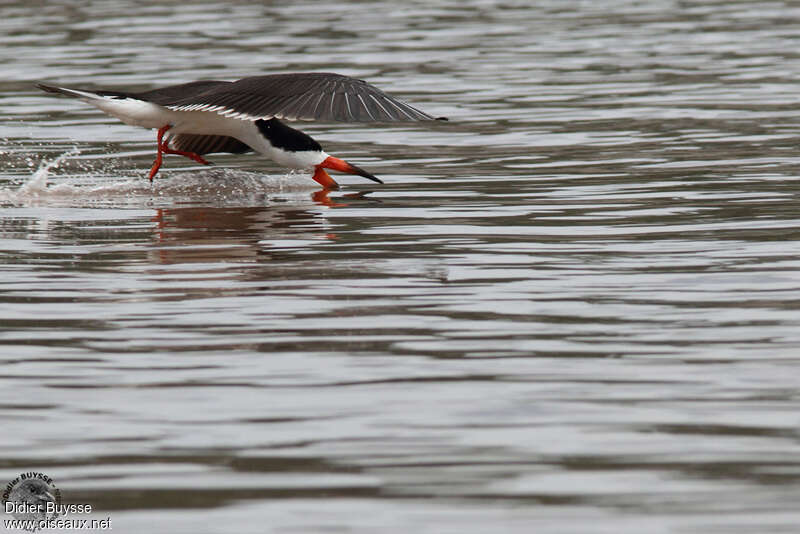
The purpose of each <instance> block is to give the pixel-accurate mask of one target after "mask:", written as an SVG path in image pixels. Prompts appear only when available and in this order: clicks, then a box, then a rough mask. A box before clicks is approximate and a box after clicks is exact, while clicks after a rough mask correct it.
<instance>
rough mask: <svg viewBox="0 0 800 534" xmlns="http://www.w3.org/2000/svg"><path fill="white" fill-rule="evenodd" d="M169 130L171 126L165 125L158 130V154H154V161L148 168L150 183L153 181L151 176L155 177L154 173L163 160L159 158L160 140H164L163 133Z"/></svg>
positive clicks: (161, 143)
mask: <svg viewBox="0 0 800 534" xmlns="http://www.w3.org/2000/svg"><path fill="white" fill-rule="evenodd" d="M170 128H172V125H170V124H167V125H166V126H162V127H161V128H159V129H158V152H157V153H156V160H155V161H154V162H153V166H152V167H150V181H151V182H152V181H153V176H155V175H156V173H157V172H158V169H160V168H161V161H162V159H163V158H162V156H161V153H162V152H163V146H162V145H163V141H162V139H164V133H165V132H166V131H167V130H169V129H170Z"/></svg>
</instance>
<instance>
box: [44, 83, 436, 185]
mask: <svg viewBox="0 0 800 534" xmlns="http://www.w3.org/2000/svg"><path fill="white" fill-rule="evenodd" d="M37 87H39V88H40V89H42V90H44V91H47V92H49V93H60V94H62V95H67V96H70V97H73V98H78V99H80V100H83V101H84V102H86V103H88V104H91V105H93V106H95V107H96V108H98V109H100V110H101V111H104V112H105V113H107V114H109V115H111V116H113V117H116V118H118V119H119V120H121V121H122V122H124V123H125V124H130V125H131V126H141V127H144V128H152V129H156V130H157V143H158V144H157V152H156V159H155V162H153V166H152V167H151V168H150V175H149V178H150V181H151V182H152V181H153V177H154V176H155V175H156V173H158V170H159V169H160V168H161V163H162V160H163V155H164V154H179V155H181V156H185V157H187V158H191V159H193V160H194V161H197V162H198V163H202V164H205V165H210V163H209V162H208V161H207V160H206V159H205V158H203V156H204V155H206V154H211V153H215V152H230V153H233V154H242V153H244V152H249V151H251V150H252V151H255V152H257V153H259V154H261V155H263V156H266V157H268V158H270V159H271V160H273V161H275V162H276V163H278V164H280V165H283V166H285V167H289V168H291V169H302V170H309V171H311V172H313V175H312V178H313V179H314V180H315V181H316V182H317V183H319V184H320V185H321V186H322V187H323V188H325V189H338V187H339V184H337V183H336V181H335V180H334V179H333V178H331V177H330V175H329V174H328V173H327V172H326V171H325V169H330V170H334V171H339V172H345V173H348V174H356V175H358V176H363V177H364V178H368V179H369V180H372V181H374V182H378V183H383V182H382V181H381V180H379V179H378V178H376V177H375V176H374V175H372V174H370V173H368V172H367V171H365V170H364V169H361V168H360V167H356V166H355V165H352V164H350V163H348V162H346V161H344V160H341V159H339V158H335V157H333V156H331V155H329V154H327V153H326V152H325V151H324V150H322V147H321V146H320V144H319V143H318V142H317V141H315V140H314V139H313V138H312V137H311V136H310V135H308V134H306V133H303V132H301V131H300V130H297V129H295V128H292V127H290V126H288V125H287V124H285V123H284V121H297V120H317V121H339V122H401V121H429V120H447V119H446V118H444V117H434V116H433V115H429V114H427V113H425V112H424V111H420V110H419V109H417V108H415V107H412V106H410V105H408V104H406V103H405V102H401V101H400V100H397V99H396V98H393V97H391V96H389V95H387V94H386V93H384V92H383V91H381V90H380V89H378V88H377V87H375V86H374V85H370V84H368V83H367V82H365V81H363V80H358V79H355V78H351V77H349V76H343V75H341V74H334V73H329V72H301V73H289V74H270V75H266V76H253V77H249V78H242V79H241V80H237V81H235V82H229V81H220V80H200V81H195V82H189V83H184V84H180V85H171V86H169V87H162V88H160V89H153V90H152V91H145V92H140V93H132V92H122V91H108V90H100V91H97V90H92V91H90V90H83V89H70V88H67V87H56V86H53V85H45V84H37Z"/></svg>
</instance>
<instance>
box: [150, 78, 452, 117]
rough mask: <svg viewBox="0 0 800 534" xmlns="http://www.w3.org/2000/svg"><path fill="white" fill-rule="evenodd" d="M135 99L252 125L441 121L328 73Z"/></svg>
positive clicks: (184, 88) (186, 87) (194, 86)
mask: <svg viewBox="0 0 800 534" xmlns="http://www.w3.org/2000/svg"><path fill="white" fill-rule="evenodd" d="M136 96H138V97H140V98H142V99H144V100H148V101H150V102H153V103H155V104H159V105H161V106H164V107H167V108H169V109H172V110H175V111H212V112H214V113H218V114H220V115H223V116H225V117H232V118H237V119H241V120H248V121H256V120H259V119H264V120H269V119H272V118H277V119H286V120H319V121H346V122H399V121H424V120H435V119H436V117H434V116H432V115H428V114H427V113H425V112H424V111H420V110H418V109H416V108H414V107H412V106H409V105H408V104H406V103H404V102H401V101H400V100H397V99H396V98H393V97H391V96H389V95H387V94H386V93H384V92H383V91H381V90H380V89H378V88H377V87H375V86H373V85H370V84H368V83H367V82H365V81H363V80H357V79H355V78H351V77H349V76H343V75H341V74H333V73H327V72H305V73H292V74H271V75H267V76H255V77H251V78H243V79H241V80H238V81H236V82H212V81H201V82H192V83H189V84H183V85H181V86H172V87H167V88H164V89H156V90H155V91H150V92H148V93H140V94H139V95H136Z"/></svg>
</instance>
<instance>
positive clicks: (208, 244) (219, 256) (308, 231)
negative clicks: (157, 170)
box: [151, 203, 335, 263]
mask: <svg viewBox="0 0 800 534" xmlns="http://www.w3.org/2000/svg"><path fill="white" fill-rule="evenodd" d="M151 221H152V222H154V223H156V227H155V228H154V233H155V237H156V240H157V242H158V244H159V245H161V246H159V247H157V248H154V249H153V250H152V251H151V257H152V259H153V260H156V261H157V263H205V262H219V261H224V262H243V261H252V260H253V259H255V258H258V257H263V256H264V255H265V254H270V255H280V254H281V253H282V252H281V251H282V248H281V247H279V248H276V249H273V248H272V247H271V246H270V244H271V243H273V242H280V243H282V244H283V245H284V246H286V245H287V244H289V243H294V244H295V245H296V246H300V245H302V244H304V243H305V244H309V243H322V242H326V241H330V240H332V239H335V236H334V235H333V234H332V233H331V228H332V226H331V224H330V223H329V222H328V221H327V219H326V218H325V216H324V215H323V212H322V211H320V209H319V208H318V207H317V205H316V204H310V203H305V204H300V205H291V204H290V205H280V204H277V205H276V204H273V205H267V206H250V207H233V206H231V207H228V206H218V207H180V208H159V209H157V210H156V211H155V216H154V217H153V218H152V219H151Z"/></svg>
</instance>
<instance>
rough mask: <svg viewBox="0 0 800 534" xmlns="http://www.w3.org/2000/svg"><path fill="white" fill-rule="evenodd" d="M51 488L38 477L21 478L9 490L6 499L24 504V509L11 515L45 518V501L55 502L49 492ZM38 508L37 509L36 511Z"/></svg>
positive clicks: (21, 517) (22, 517)
mask: <svg viewBox="0 0 800 534" xmlns="http://www.w3.org/2000/svg"><path fill="white" fill-rule="evenodd" d="M51 490H52V488H51V487H50V486H49V485H48V484H47V483H46V482H45V481H44V480H40V479H38V478H31V479H28V480H23V481H22V482H20V483H19V484H17V485H16V486H14V489H13V490H11V493H9V495H8V501H9V502H14V503H17V504H24V505H25V511H20V512H14V513H13V514H12V515H13V516H14V517H15V518H16V519H22V520H25V519H33V520H36V519H46V518H47V513H46V508H45V507H46V506H47V503H48V502H50V503H55V502H56V498H55V496H54V495H53V493H52V492H51ZM37 510H38V511H37Z"/></svg>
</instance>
